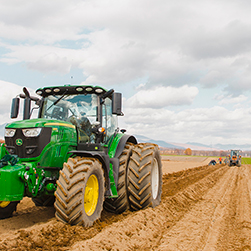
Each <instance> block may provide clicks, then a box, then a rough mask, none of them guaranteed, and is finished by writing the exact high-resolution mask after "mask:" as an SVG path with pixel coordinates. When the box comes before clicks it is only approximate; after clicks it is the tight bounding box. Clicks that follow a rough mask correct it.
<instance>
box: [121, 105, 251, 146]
mask: <svg viewBox="0 0 251 251" xmlns="http://www.w3.org/2000/svg"><path fill="white" fill-rule="evenodd" d="M122 123H123V126H124V127H125V128H126V129H127V132H128V133H131V134H135V135H144V136H148V137H150V138H154V139H158V140H164V141H167V142H183V143H184V142H188V141H191V140H192V141H193V142H200V143H204V144H217V143H223V144H228V143H236V144H242V143H250V139H249V138H248V137H247V136H246V135H248V134H249V132H250V126H249V125H250V123H251V109H235V110H232V111H231V110H228V109H226V108H223V107H220V106H215V107H212V108H196V109H186V110H183V111H181V112H172V111H170V110H166V109H151V108H148V109H142V108H141V109H140V108H138V109H137V108H125V117H124V118H123V119H122Z"/></svg>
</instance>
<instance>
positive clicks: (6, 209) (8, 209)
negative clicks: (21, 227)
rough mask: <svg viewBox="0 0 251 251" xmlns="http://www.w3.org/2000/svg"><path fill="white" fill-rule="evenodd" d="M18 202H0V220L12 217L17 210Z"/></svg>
mask: <svg viewBox="0 0 251 251" xmlns="http://www.w3.org/2000/svg"><path fill="white" fill-rule="evenodd" d="M18 203H19V201H0V219H6V218H9V217H11V216H12V214H13V212H14V211H16V210H17V204H18Z"/></svg>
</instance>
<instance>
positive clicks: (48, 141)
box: [0, 85, 162, 226]
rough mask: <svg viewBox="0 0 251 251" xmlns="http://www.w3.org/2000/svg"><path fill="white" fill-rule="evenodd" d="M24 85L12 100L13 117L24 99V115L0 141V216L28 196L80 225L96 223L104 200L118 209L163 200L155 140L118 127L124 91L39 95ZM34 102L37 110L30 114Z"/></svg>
mask: <svg viewBox="0 0 251 251" xmlns="http://www.w3.org/2000/svg"><path fill="white" fill-rule="evenodd" d="M23 91H24V93H23V94H20V95H18V96H17V97H16V98H14V99H13V101H12V108H11V118H17V117H18V112H19V103H20V98H21V99H23V100H24V102H23V109H24V110H23V120H21V121H15V122H13V123H10V124H7V125H6V128H5V144H2V145H1V147H0V159H1V160H0V219H4V218H8V217H11V216H12V215H13V212H14V211H16V209H17V205H18V203H19V202H20V201H21V200H22V199H23V197H25V196H27V197H30V198H32V200H33V202H34V203H35V205H36V206H54V207H55V210H56V213H55V215H56V218H57V219H58V220H60V221H62V222H65V223H68V224H71V225H83V226H91V225H93V223H94V222H95V221H96V220H97V219H99V218H100V216H101V212H102V210H103V207H104V208H105V209H106V210H108V211H110V212H114V213H122V212H124V211H125V210H127V209H131V210H139V209H144V208H146V207H148V206H152V207H155V206H157V205H158V204H159V203H160V200H161V193H162V164H161V157H160V152H159V148H158V146H157V145H155V144H151V143H138V142H137V140H136V138H135V137H134V136H132V135H127V134H125V132H126V131H125V130H123V129H122V130H119V128H118V127H117V117H118V116H121V115H123V113H122V111H121V107H122V105H121V103H122V95H121V93H117V92H114V90H113V89H111V90H109V91H107V90H105V89H103V88H102V87H99V86H89V85H88V86H84V85H79V86H71V85H67V86H56V87H44V88H40V89H38V90H37V91H36V94H37V95H39V96H40V98H37V97H33V96H30V93H29V92H28V90H27V89H26V88H24V89H23ZM31 102H35V106H34V107H33V108H32V109H31V107H32V105H31ZM34 109H37V110H38V118H36V119H31V114H32V113H33V112H34Z"/></svg>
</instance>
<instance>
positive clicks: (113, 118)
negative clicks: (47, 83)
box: [37, 86, 122, 143]
mask: <svg viewBox="0 0 251 251" xmlns="http://www.w3.org/2000/svg"><path fill="white" fill-rule="evenodd" d="M37 94H39V95H41V96H42V97H43V102H42V105H41V109H40V113H39V118H45V119H53V120H61V121H66V122H69V123H71V124H73V125H74V126H76V129H77V133H78V142H79V143H101V142H107V140H108V139H109V138H110V137H111V135H112V134H114V132H115V130H116V129H117V127H118V124H117V115H121V114H122V113H121V96H120V94H119V93H113V90H110V91H109V92H106V91H105V90H104V89H103V88H100V87H90V86H87V87H83V86H82V87H68V86H67V87H61V88H58V87H57V88H43V89H39V90H37ZM114 102H117V104H114ZM118 105H119V106H120V108H119V109H118ZM112 107H115V109H113V110H112Z"/></svg>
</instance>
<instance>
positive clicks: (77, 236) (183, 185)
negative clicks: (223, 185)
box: [0, 166, 227, 250]
mask: <svg viewBox="0 0 251 251" xmlns="http://www.w3.org/2000/svg"><path fill="white" fill-rule="evenodd" d="M226 170H227V168H226V167H222V166H211V167H208V166H202V167H200V168H194V169H189V170H185V171H182V172H178V173H172V174H169V175H165V176H163V198H162V202H161V204H160V206H158V207H156V208H154V209H152V208H148V209H146V210H142V211H139V212H130V211H127V212H125V213H123V214H121V215H114V214H111V213H108V212H106V211H103V213H102V217H101V219H100V221H98V222H96V223H95V224H94V226H93V227H91V228H88V229H86V228H83V227H81V226H69V225H64V224H62V223H60V222H57V221H56V220H55V218H52V219H51V220H49V221H48V222H46V223H44V221H43V220H42V219H41V223H40V224H35V225H33V226H31V227H28V228H24V229H20V230H17V231H10V229H8V228H6V229H5V231H1V234H0V238H1V240H2V241H0V250H6V249H8V250H68V249H69V247H70V246H71V245H73V244H74V243H76V242H77V241H80V240H84V242H85V245H89V244H88V241H89V242H90V246H91V247H94V246H95V245H94V243H95V241H94V239H97V240H98V241H97V243H98V244H96V246H95V248H94V249H90V250H95V249H96V250H97V249H98V250H113V247H114V248H115V247H116V245H117V246H118V247H119V250H123V248H124V250H128V249H129V250H134V249H138V250H139V249H141V248H142V247H144V248H145V247H146V248H150V249H151V248H154V247H158V246H159V243H160V241H161V236H162V235H163V233H164V232H165V230H166V229H168V228H170V227H171V226H172V225H174V224H175V222H177V221H178V220H179V219H180V217H181V216H182V215H184V213H185V212H186V211H188V210H189V208H190V207H191V205H193V204H194V203H196V202H197V201H199V200H200V199H201V197H202V195H203V194H204V193H205V191H207V190H208V189H209V188H210V187H212V186H213V185H214V184H215V182H216V181H217V180H218V179H220V177H221V176H222V175H223V174H224V172H225V171H226ZM24 210H25V209H24ZM46 210H48V208H46ZM39 211H40V210H39ZM35 214H36V212H35ZM22 215H25V211H23V213H21V215H20V216H22ZM30 216H31V218H32V215H30ZM13 219H17V222H18V218H15V217H13V218H11V219H6V220H5V221H8V220H13ZM114 233H116V236H115V235H114ZM110 240H111V241H110ZM115 242H117V244H116V243H115ZM100 243H103V244H100ZM146 243H147V244H146ZM77 245H80V246H81V245H82V244H77ZM97 245H98V247H97ZM74 248H75V247H74ZM74 248H73V249H74ZM106 248H107V249H106ZM87 250H88V249H87Z"/></svg>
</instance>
